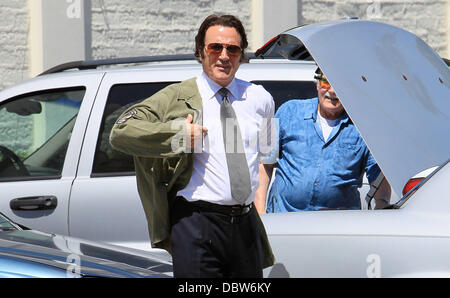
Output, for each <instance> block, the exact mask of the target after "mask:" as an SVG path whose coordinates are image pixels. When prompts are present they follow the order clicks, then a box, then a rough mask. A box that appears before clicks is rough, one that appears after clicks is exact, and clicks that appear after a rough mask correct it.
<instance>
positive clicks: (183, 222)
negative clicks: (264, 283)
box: [171, 197, 262, 278]
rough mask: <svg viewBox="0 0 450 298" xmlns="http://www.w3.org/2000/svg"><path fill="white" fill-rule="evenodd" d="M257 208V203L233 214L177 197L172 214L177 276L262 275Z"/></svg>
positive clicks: (174, 265) (173, 255) (239, 276)
mask: <svg viewBox="0 0 450 298" xmlns="http://www.w3.org/2000/svg"><path fill="white" fill-rule="evenodd" d="M255 212H256V209H255V208H254V207H253V208H252V209H251V210H250V211H249V212H248V213H246V214H244V215H239V216H230V215H226V214H224V213H220V212H216V211H214V210H211V209H209V208H208V209H205V208H202V207H199V206H196V205H195V204H194V203H190V202H188V201H186V200H185V199H184V198H181V197H177V199H176V202H175V205H174V208H173V212H172V217H171V218H172V230H171V241H172V260H173V272H174V277H182V278H191V277H192V278H211V277H213V278H222V277H225V278H226V277H228V278H245V277H248V278H255V277H262V264H261V243H260V239H259V237H258V235H259V233H258V230H257V229H258V226H257V222H256V217H255Z"/></svg>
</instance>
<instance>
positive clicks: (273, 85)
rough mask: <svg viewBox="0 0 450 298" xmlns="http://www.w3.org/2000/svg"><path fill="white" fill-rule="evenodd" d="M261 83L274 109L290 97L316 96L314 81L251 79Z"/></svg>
mask: <svg viewBox="0 0 450 298" xmlns="http://www.w3.org/2000/svg"><path fill="white" fill-rule="evenodd" d="M252 83H254V84H257V85H262V86H263V87H264V89H266V90H267V91H268V92H269V93H270V94H272V97H273V100H274V101H275V111H276V110H277V109H278V108H279V107H280V106H281V105H282V104H283V103H284V102H286V101H288V100H290V99H307V98H313V97H317V90H316V84H315V83H314V81H252Z"/></svg>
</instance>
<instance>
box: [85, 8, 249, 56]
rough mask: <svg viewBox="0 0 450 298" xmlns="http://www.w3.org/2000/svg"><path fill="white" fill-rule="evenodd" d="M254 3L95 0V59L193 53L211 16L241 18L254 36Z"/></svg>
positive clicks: (93, 34)
mask: <svg viewBox="0 0 450 298" xmlns="http://www.w3.org/2000/svg"><path fill="white" fill-rule="evenodd" d="M250 3H251V1H250V0H151V1H132V3H131V2H130V1H123V0H93V1H92V57H93V58H94V59H99V58H111V57H127V56H146V55H161V54H180V53H193V49H194V37H195V35H196V32H197V30H198V27H199V25H200V23H201V22H202V21H203V19H204V18H205V17H206V16H208V15H210V14H211V13H229V14H233V15H236V16H238V17H239V18H240V19H241V21H242V22H243V24H244V26H245V28H246V30H247V34H248V36H250V33H251V32H250V27H251V26H250V10H251V7H250Z"/></svg>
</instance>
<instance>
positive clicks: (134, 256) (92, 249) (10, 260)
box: [0, 230, 172, 278]
mask: <svg viewBox="0 0 450 298" xmlns="http://www.w3.org/2000/svg"><path fill="white" fill-rule="evenodd" d="M171 271H172V265H171V263H170V262H168V261H166V260H161V259H159V258H158V257H157V256H156V255H152V254H151V253H150V252H149V253H146V252H142V251H137V250H136V251H135V250H131V249H127V248H122V247H116V246H112V245H107V244H102V243H97V242H90V241H84V240H80V239H77V238H72V237H67V236H61V235H55V234H46V233H42V232H37V231H32V230H16V231H8V232H4V231H3V232H0V276H1V277H133V278H134V277H169V276H171Z"/></svg>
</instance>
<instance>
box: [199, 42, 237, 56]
mask: <svg viewBox="0 0 450 298" xmlns="http://www.w3.org/2000/svg"><path fill="white" fill-rule="evenodd" d="M223 48H225V49H227V53H228V55H230V56H237V55H239V54H240V53H241V47H239V46H235V45H232V44H222V43H216V42H213V43H210V44H208V45H207V46H206V50H207V51H208V54H216V55H218V54H220V53H222V51H223Z"/></svg>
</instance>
